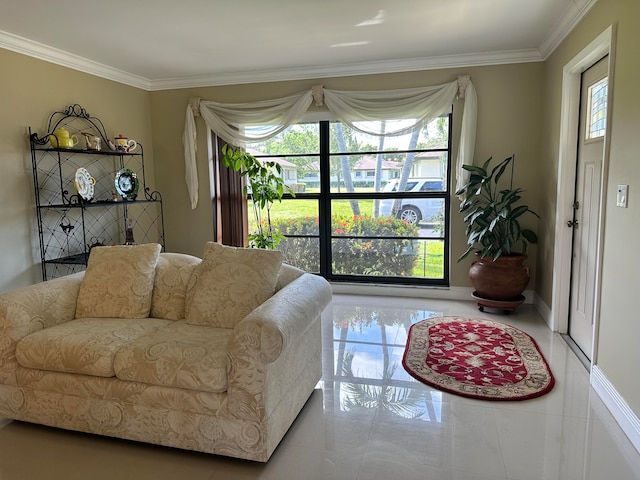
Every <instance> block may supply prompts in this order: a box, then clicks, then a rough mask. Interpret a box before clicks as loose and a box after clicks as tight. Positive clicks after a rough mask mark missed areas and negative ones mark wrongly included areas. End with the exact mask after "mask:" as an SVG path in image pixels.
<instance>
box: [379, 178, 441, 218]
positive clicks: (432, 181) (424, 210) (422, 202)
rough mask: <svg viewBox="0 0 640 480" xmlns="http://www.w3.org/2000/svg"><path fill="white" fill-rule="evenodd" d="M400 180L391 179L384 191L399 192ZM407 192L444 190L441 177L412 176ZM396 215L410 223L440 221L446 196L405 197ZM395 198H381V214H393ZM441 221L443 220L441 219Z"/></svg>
mask: <svg viewBox="0 0 640 480" xmlns="http://www.w3.org/2000/svg"><path fill="white" fill-rule="evenodd" d="M398 183H399V182H398V180H397V179H396V180H391V181H390V182H389V183H387V184H386V185H385V186H384V188H383V189H382V191H383V192H397V191H398ZM404 191H405V192H444V184H443V180H442V179H441V178H410V179H409V180H408V181H407V185H406V187H405V189H404ZM400 200H401V202H402V203H401V205H400V206H399V208H398V211H397V213H396V214H395V216H396V217H397V218H399V219H401V220H405V221H406V222H408V223H410V224H412V225H413V224H416V223H418V222H420V221H422V220H424V221H438V219H441V218H442V217H441V215H442V214H444V198H403V199H400ZM393 203H394V199H384V200H380V216H383V217H389V216H391V209H392V208H393ZM440 221H441V220H440Z"/></svg>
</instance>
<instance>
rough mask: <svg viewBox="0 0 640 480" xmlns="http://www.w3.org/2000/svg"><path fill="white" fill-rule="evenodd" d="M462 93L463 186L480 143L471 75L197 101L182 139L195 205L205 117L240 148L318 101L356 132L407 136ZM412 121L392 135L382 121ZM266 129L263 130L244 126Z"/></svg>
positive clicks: (460, 174)
mask: <svg viewBox="0 0 640 480" xmlns="http://www.w3.org/2000/svg"><path fill="white" fill-rule="evenodd" d="M456 95H459V96H460V97H464V98H465V105H464V111H463V118H462V133H461V137H460V144H459V146H458V158H457V161H456V171H457V182H458V183H457V186H456V188H459V186H460V185H462V183H461V182H464V181H465V179H466V176H465V174H466V172H465V170H464V169H463V168H462V165H463V164H464V163H473V150H474V145H475V130H476V115H477V113H476V112H477V99H476V93H475V89H474V87H473V84H472V83H471V81H470V79H469V77H468V76H461V77H459V78H458V79H457V80H455V81H453V82H450V83H446V84H444V85H437V86H429V87H418V88H407V89H399V90H377V91H341V90H329V89H322V87H320V86H315V87H314V88H312V89H311V90H309V91H306V92H301V93H297V94H295V95H290V96H288V97H284V98H279V99H273V100H263V101H260V102H252V103H218V102H213V101H207V100H200V99H192V100H191V101H190V102H189V104H188V105H187V113H186V118H185V130H184V135H183V137H182V140H183V143H184V154H185V169H186V174H185V180H186V182H187V189H188V191H189V196H190V198H191V207H192V208H195V207H196V205H197V204H198V177H197V172H196V124H195V118H194V117H195V116H196V115H198V114H199V115H200V116H202V118H203V119H204V121H205V123H206V124H207V127H208V128H210V129H211V130H212V131H214V132H215V133H216V134H217V135H218V136H219V137H221V138H222V139H224V140H225V141H227V142H228V143H231V144H232V145H236V146H244V145H246V144H247V143H250V142H259V141H264V140H267V139H269V138H271V137H274V136H275V135H277V134H278V133H280V132H282V131H283V130H285V129H286V128H287V127H289V126H290V125H292V124H294V123H296V121H298V120H299V119H300V118H301V117H302V115H304V113H305V112H306V111H307V109H308V108H309V106H310V105H311V102H312V101H313V100H314V99H315V102H316V105H322V100H323V99H324V103H325V104H326V106H327V108H328V109H329V110H330V111H331V112H333V113H334V114H335V116H336V118H337V119H338V120H340V121H341V122H344V123H346V124H347V125H349V126H350V127H351V128H353V129H354V130H357V131H360V132H363V133H367V134H370V135H376V136H381V135H391V136H396V135H405V134H407V133H411V132H413V131H415V130H419V129H421V128H423V127H424V126H425V125H426V124H427V123H429V122H430V121H431V120H432V119H434V118H437V117H439V116H440V115H443V114H446V113H447V112H449V111H450V109H451V105H452V103H453V101H454V100H455V98H456ZM398 119H406V120H410V123H409V124H407V122H400V126H398V127H397V128H395V127H393V126H391V129H390V130H389V127H390V124H389V123H387V124H386V129H387V131H385V132H382V131H380V130H379V126H380V124H381V122H380V120H398ZM248 125H252V126H256V125H264V126H265V128H264V129H263V130H255V129H251V133H250V134H248V133H246V132H245V131H244V128H243V126H248Z"/></svg>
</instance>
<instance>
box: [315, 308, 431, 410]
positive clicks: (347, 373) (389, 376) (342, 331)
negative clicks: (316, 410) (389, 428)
mask: <svg viewBox="0 0 640 480" xmlns="http://www.w3.org/2000/svg"><path fill="white" fill-rule="evenodd" d="M441 315H443V312H441V311H434V310H423V309H415V308H397V307H396V306H389V305H387V306H385V305H384V303H382V302H381V303H379V304H376V302H374V303H373V304H371V305H368V306H362V305H350V304H348V303H343V304H341V303H339V301H338V302H335V301H334V304H333V306H332V318H333V320H332V321H331V322H324V329H325V338H327V336H329V335H331V344H332V345H333V358H332V359H331V362H330V365H331V367H330V368H327V366H328V363H329V359H325V360H326V364H325V369H324V383H325V384H326V383H327V382H332V383H333V389H332V390H333V394H334V395H335V396H336V398H335V399H334V400H335V401H336V402H337V404H338V405H339V408H340V410H341V411H344V412H351V413H355V414H361V413H363V412H365V411H373V412H376V413H378V414H379V415H385V416H388V417H391V418H393V417H399V418H411V419H419V420H423V421H426V422H440V421H441V419H442V393H441V392H439V391H435V390H427V389H424V387H423V386H422V384H419V383H418V382H417V381H416V380H414V379H413V377H411V376H410V375H409V374H408V373H407V372H406V371H405V370H404V368H403V367H402V355H403V352H404V347H405V344H406V341H407V335H408V332H409V328H410V327H411V325H412V324H413V323H415V322H418V321H420V320H423V319H425V318H431V317H437V316H441ZM331 328H332V331H331V332H328V330H329V329H331ZM325 345H327V343H326V342H325Z"/></svg>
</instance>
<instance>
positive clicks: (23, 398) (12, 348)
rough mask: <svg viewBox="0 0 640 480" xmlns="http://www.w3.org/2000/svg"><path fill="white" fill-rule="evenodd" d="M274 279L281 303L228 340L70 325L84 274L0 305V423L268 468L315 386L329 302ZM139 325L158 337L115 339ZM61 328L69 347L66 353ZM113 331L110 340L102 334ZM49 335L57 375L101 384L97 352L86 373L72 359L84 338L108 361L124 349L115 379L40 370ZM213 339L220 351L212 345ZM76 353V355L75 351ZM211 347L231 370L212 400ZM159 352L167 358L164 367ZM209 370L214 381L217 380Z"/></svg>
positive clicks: (166, 325) (293, 281)
mask: <svg viewBox="0 0 640 480" xmlns="http://www.w3.org/2000/svg"><path fill="white" fill-rule="evenodd" d="M165 255H167V254H164V253H162V254H160V258H161V259H162V257H164V256H165ZM184 260H185V261H184V263H181V262H180V260H176V262H172V260H169V262H170V263H173V264H174V265H177V266H178V268H182V267H180V265H182V266H185V265H186V264H188V263H189V262H190V260H188V259H184ZM196 263H197V262H196ZM276 271H280V277H279V278H278V282H277V289H278V291H277V293H275V294H273V295H272V296H270V298H268V299H267V300H266V301H265V302H264V303H262V304H261V305H260V306H258V307H257V308H256V309H254V310H253V311H251V312H250V313H249V314H248V315H246V316H245V317H244V319H243V320H241V321H240V322H239V323H238V324H237V326H236V327H235V328H232V329H224V328H216V327H209V326H195V325H188V324H187V322H186V321H185V320H178V319H175V318H171V319H164V318H162V319H160V318H145V319H118V318H86V319H75V312H76V303H77V298H78V294H79V291H80V287H81V282H82V279H83V275H84V274H83V273H80V274H74V275H71V276H68V277H63V278H59V279H55V280H50V281H47V282H42V283H39V284H36V285H32V286H29V287H25V288H22V289H18V290H15V291H13V292H8V293H5V294H1V295H0V416H3V417H7V418H12V419H16V420H23V421H28V422H34V423H39V424H42V425H50V426H55V427H59V428H65V429H71V430H77V431H81V432H88V433H95V434H100V435H108V436H113V437H118V438H125V439H129V440H136V441H143V442H149V443H154V444H158V445H166V446H171V447H177V448H183V449H188V450H196V451H200V452H206V453H214V454H218V455H227V456H232V457H238V458H244V459H249V460H255V461H260V462H265V461H267V460H268V459H269V457H270V456H271V454H272V453H273V452H274V450H275V448H276V447H277V446H278V443H279V442H280V441H281V439H282V437H283V436H284V434H285V433H286V432H287V430H288V429H289V427H290V426H291V424H292V423H293V421H294V420H295V418H296V416H297V415H298V413H299V412H300V410H301V409H302V407H303V406H304V404H305V402H306V401H307V399H308V397H309V395H310V394H311V393H312V392H313V390H314V388H315V386H316V384H317V382H318V380H319V379H320V373H321V351H322V347H321V332H320V314H321V312H322V310H323V309H324V307H325V306H326V305H327V304H328V303H329V301H330V298H331V288H330V286H329V284H328V283H327V282H326V281H325V280H324V279H323V278H321V277H318V276H315V275H311V274H305V273H301V272H300V271H297V269H294V268H293V267H289V266H282V268H280V267H278V268H277V269H276ZM165 273H167V274H168V275H171V273H170V272H165ZM180 276H181V277H184V278H186V276H188V274H186V273H184V272H183V274H180ZM162 281H163V280H162ZM165 285H167V284H165ZM178 285H180V283H178ZM274 285H275V282H274ZM156 298H161V299H162V300H161V301H164V299H166V298H168V297H167V296H165V295H159V296H158V297H156ZM180 298H181V297H180V295H176V296H175V297H173V298H172V300H171V305H172V306H174V307H176V309H174V310H171V311H173V312H179V311H180V309H181V308H182V307H181V306H180ZM174 301H175V303H174ZM151 308H152V309H153V308H154V306H153V305H152V307H151ZM167 311H168V310H167ZM83 322H84V323H83ZM144 322H149V324H148V325H152V324H153V325H154V328H152V329H151V330H150V331H148V332H147V333H146V334H144V335H137V334H135V335H133V334H129V333H128V334H125V335H122V334H121V333H117V332H118V331H119V329H120V328H122V327H123V326H124V325H126V326H127V327H131V328H133V329H134V331H135V329H136V328H138V327H134V326H133V325H139V324H145V323H144ZM67 324H69V327H68V328H69V330H70V332H69V336H70V338H69V342H70V343H65V342H62V340H63V339H64V338H65V337H66V335H63V334H62V333H61V332H64V331H65V328H62V327H63V326H65V325H67ZM83 325H87V327H86V329H85V327H83ZM99 325H100V326H99ZM145 325H146V324H145ZM81 326H82V328H79V327H81ZM109 326H111V327H113V328H112V329H111V330H110V332H107V331H106V330H101V329H103V328H107V327H109ZM58 328H59V330H56V329H58ZM96 329H97V330H96ZM107 329H108V328H107ZM97 331H100V332H103V333H104V336H105V338H106V339H105V341H104V342H102V343H101V341H100V340H99V339H98V338H93V336H94V335H95V332H97ZM51 332H53V335H52V337H51V339H52V345H51V348H54V347H53V345H54V344H55V343H56V342H62V343H60V345H63V346H62V348H63V349H64V351H65V352H66V353H62V351H61V353H60V357H61V358H63V359H62V360H61V359H57V360H55V362H54V364H56V362H57V364H56V365H58V364H61V365H63V366H65V365H66V366H68V365H73V369H74V370H75V369H77V370H79V371H80V370H85V371H93V369H96V371H99V372H102V373H107V367H106V365H107V363H108V362H106V361H105V360H104V359H100V358H99V355H96V354H95V352H93V351H92V353H91V354H90V355H89V356H88V357H87V358H89V361H87V362H86V363H87V364H88V365H84V362H85V361H84V360H83V359H82V358H81V357H82V355H87V351H89V350H91V349H88V350H83V348H84V347H79V345H82V342H80V339H81V337H82V334H83V332H84V334H85V335H87V338H86V339H85V341H88V343H89V344H91V345H92V346H93V347H96V351H100V348H104V352H109V353H108V355H106V356H107V357H109V356H110V355H111V353H110V352H111V351H113V350H111V351H110V350H109V348H108V347H109V339H115V340H113V341H114V342H116V341H121V344H119V346H118V347H117V349H115V348H114V350H115V354H114V356H110V357H109V358H111V360H112V362H113V369H114V373H116V374H117V375H118V377H120V378H118V377H116V376H111V377H106V376H98V375H95V374H87V373H68V372H64V371H52V370H43V369H41V368H40V367H42V365H43V364H42V363H41V362H49V361H50V359H51V358H54V359H55V358H56V357H57V354H54V353H50V354H47V353H46V352H45V346H44V344H45V343H47V341H46V340H45V339H46V338H47V336H48V335H50V334H51ZM188 332H192V333H188ZM205 332H206V333H205ZM31 335H36V336H35V339H36V340H37V342H35V343H40V346H39V347H38V348H37V349H35V347H34V349H32V345H33V344H32V343H31V342H34V340H32V339H29V337H30V336H31ZM101 335H102V334H101ZM213 336H215V337H217V339H216V340H213V339H212V338H209V337H213ZM123 338H124V339H123ZM165 340H166V343H164V342H165ZM74 341H78V344H77V346H76V347H75V348H72V347H71V345H72V344H73V342H74ZM92 342H93V343H92ZM104 343H106V347H105V345H104ZM216 343H217V344H218V345H219V346H220V348H221V349H224V357H225V358H224V362H225V363H226V372H225V377H224V381H225V382H226V391H219V392H213V391H207V390H206V388H207V387H206V386H205V384H207V383H208V382H210V381H211V379H210V375H211V370H210V369H211V367H209V366H208V365H207V364H208V362H209V363H210V362H213V359H214V358H216V359H217V360H216V361H220V362H222V355H214V354H213V350H214V349H215V348H218V347H215V345H214V344H216ZM152 344H154V345H155V347H153V345H152ZM114 345H115V344H114ZM98 347H99V348H98ZM18 349H19V350H21V353H20V355H19V357H20V362H21V363H22V362H24V365H27V364H29V365H33V366H34V367H36V365H37V367H36V368H31V367H26V366H23V365H21V364H20V363H18V357H17V355H18V354H17V350H18ZM159 351H163V352H165V353H166V356H165V353H163V354H162V359H160V357H159V356H157V353H158V352H159ZM154 355H156V356H154ZM71 356H74V357H75V358H73V359H72V358H71ZM23 357H29V358H28V359H27V358H23ZM209 357H211V358H209ZM36 360H37V361H36ZM30 361H33V362H34V363H28V362H30ZM138 362H140V365H138V364H137V363H138ZM199 363H202V365H200V364H199ZM216 365H217V366H216V367H214V368H213V370H216V371H218V372H220V373H221V368H218V367H219V366H220V364H216ZM53 368H58V366H55V365H54V367H53ZM171 370H172V371H171ZM125 377H126V378H127V379H124V378H125ZM221 379H222V377H220V381H222V380H221ZM142 380H144V381H142ZM215 381H216V382H217V381H218V379H217V378H216V380H215ZM154 382H157V384H154ZM199 382H200V383H201V384H202V385H201V386H198V385H199ZM160 383H162V384H160Z"/></svg>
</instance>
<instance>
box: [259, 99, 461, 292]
mask: <svg viewBox="0 0 640 480" xmlns="http://www.w3.org/2000/svg"><path fill="white" fill-rule="evenodd" d="M447 118H448V132H447V147H446V148H433V149H416V150H399V151H397V153H405V154H406V153H422V152H445V153H446V154H447V159H448V161H447V167H446V182H445V183H444V184H443V187H444V188H443V190H442V191H432V190H428V191H417V192H413V191H402V192H397V191H392V192H386V191H383V190H382V189H381V190H380V191H379V192H335V191H334V192H332V191H331V158H332V157H336V156H339V155H341V154H345V153H348V154H349V155H354V154H359V155H363V154H370V155H376V154H378V152H377V151H373V152H331V149H330V140H331V137H330V126H331V122H334V121H335V120H327V119H318V118H314V119H310V120H308V121H306V120H305V119H303V120H302V121H301V122H300V123H317V124H318V125H319V144H320V145H319V152H318V153H313V154H273V155H268V154H265V155H259V156H257V157H259V158H265V159H269V158H270V157H279V158H283V159H287V158H288V157H298V158H299V157H304V156H309V157H318V158H319V166H320V172H319V180H320V190H319V192H318V193H307V192H300V193H296V194H295V197H294V196H293V195H291V194H289V193H285V195H284V197H283V201H295V200H296V199H299V200H302V199H305V200H316V201H317V202H318V218H319V228H318V235H305V236H291V238H302V237H304V238H317V239H318V244H319V250H320V252H319V267H320V268H319V272H316V273H319V274H320V275H321V276H323V277H324V278H326V279H327V280H329V281H332V282H343V283H346V282H348V283H360V284H366V283H371V284H390V285H421V286H440V287H442V286H449V282H450V258H451V252H450V246H451V241H450V232H451V230H450V221H451V212H450V211H451V195H450V192H451V172H452V156H451V152H452V136H453V114H452V112H451V111H450V112H449V113H448V114H447ZM394 153H396V151H394ZM354 177H355V178H358V177H356V175H354ZM359 178H363V177H359ZM365 178H368V177H365ZM398 178H399V176H398V177H397V178H396V179H395V180H397V179H398ZM396 198H399V199H407V198H418V199H429V198H435V199H442V200H443V201H444V219H443V229H442V234H441V236H440V237H424V238H422V237H421V238H420V240H421V241H423V240H424V241H428V240H434V241H442V242H443V244H444V245H443V250H444V252H443V254H444V258H443V276H442V278H427V277H400V276H378V275H376V276H373V275H358V274H336V273H334V272H333V271H332V250H331V243H332V239H334V238H363V237H344V236H339V237H336V236H335V235H333V233H332V225H331V203H332V201H340V200H365V199H366V200H371V199H373V200H376V199H379V200H382V199H396ZM364 238H366V237H364ZM376 238H381V237H376ZM394 238H395V239H399V238H402V237H394ZM412 238H415V237H412Z"/></svg>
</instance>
